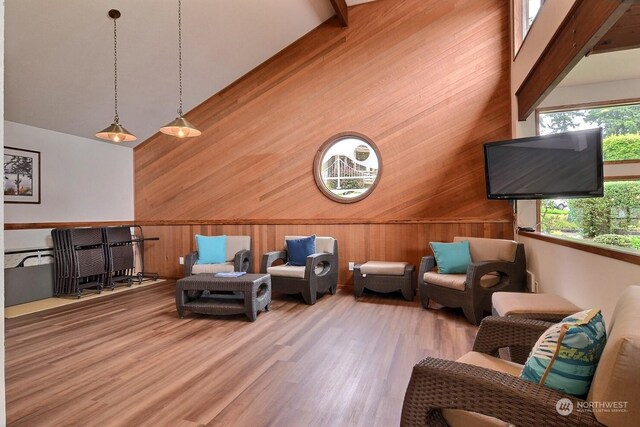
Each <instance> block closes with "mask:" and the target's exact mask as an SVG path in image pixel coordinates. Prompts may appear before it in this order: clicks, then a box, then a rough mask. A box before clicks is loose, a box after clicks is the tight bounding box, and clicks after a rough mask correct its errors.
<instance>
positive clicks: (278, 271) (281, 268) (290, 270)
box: [267, 264, 305, 279]
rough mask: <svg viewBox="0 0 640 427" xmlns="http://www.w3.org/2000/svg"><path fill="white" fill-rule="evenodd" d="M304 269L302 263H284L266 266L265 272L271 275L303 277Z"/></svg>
mask: <svg viewBox="0 0 640 427" xmlns="http://www.w3.org/2000/svg"><path fill="white" fill-rule="evenodd" d="M304 270H305V266H304V265H302V266H297V265H287V264H284V265H276V266H273V267H268V268H267V273H269V274H271V275H272V276H280V277H295V278H297V279H304Z"/></svg>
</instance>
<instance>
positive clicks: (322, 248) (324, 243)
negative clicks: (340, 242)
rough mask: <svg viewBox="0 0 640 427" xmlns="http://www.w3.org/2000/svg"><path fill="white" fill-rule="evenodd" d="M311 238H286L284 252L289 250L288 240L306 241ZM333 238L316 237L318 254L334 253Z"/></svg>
mask: <svg viewBox="0 0 640 427" xmlns="http://www.w3.org/2000/svg"><path fill="white" fill-rule="evenodd" d="M305 237H309V236H284V250H287V240H293V239H304V238H305ZM334 241H335V239H334V238H333V237H321V236H316V253H326V254H332V253H333V242H334Z"/></svg>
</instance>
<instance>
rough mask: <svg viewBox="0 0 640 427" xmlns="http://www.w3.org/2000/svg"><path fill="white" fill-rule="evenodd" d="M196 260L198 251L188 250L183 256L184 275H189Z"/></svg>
mask: <svg viewBox="0 0 640 427" xmlns="http://www.w3.org/2000/svg"><path fill="white" fill-rule="evenodd" d="M196 261H198V251H193V252H189V253H188V254H187V256H185V257H184V277H187V276H191V275H192V274H193V273H192V272H191V270H192V268H193V265H194V264H195V263H196Z"/></svg>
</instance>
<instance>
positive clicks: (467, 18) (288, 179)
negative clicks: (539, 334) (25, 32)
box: [134, 0, 512, 281]
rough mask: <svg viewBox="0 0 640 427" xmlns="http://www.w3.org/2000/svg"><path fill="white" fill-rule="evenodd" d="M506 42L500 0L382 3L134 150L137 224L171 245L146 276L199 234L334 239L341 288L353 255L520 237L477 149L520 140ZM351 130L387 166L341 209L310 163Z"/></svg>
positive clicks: (357, 10)
mask: <svg viewBox="0 0 640 427" xmlns="http://www.w3.org/2000/svg"><path fill="white" fill-rule="evenodd" d="M509 51H510V49H509V2H505V1H503V0H460V1H455V2H449V1H446V2H443V1H440V0H382V1H377V2H373V3H368V4H363V5H359V6H354V7H351V8H350V9H349V27H348V28H343V27H341V26H340V25H339V23H338V21H337V20H336V18H332V19H331V20H329V21H327V22H326V23H324V24H322V25H321V26H319V27H318V28H317V29H315V30H314V31H312V32H311V33H309V34H307V35H306V36H304V37H303V38H301V39H300V40H298V41H297V42H296V43H294V44H293V45H291V46H289V47H287V48H286V49H284V50H283V51H282V52H280V53H279V54H277V55H276V56H275V57H273V58H272V59H270V60H269V61H267V62H266V63H264V64H262V65H261V66H259V67H258V68H256V69H255V70H253V71H252V72H250V73H249V74H247V75H246V76H244V77H243V78H241V79H240V80H238V81H237V82H236V83H234V84H232V85H231V86H230V87H228V88H227V89H225V90H223V91H222V92H220V93H218V94H216V95H214V96H212V97H211V98H210V99H208V100H207V101H205V102H204V103H203V104H201V105H200V106H198V107H197V108H195V109H194V110H193V111H191V112H190V113H189V114H188V116H187V117H188V119H189V120H190V121H192V122H193V123H194V124H195V125H196V126H198V127H199V128H200V129H201V130H202V132H203V134H202V136H200V137H198V138H194V139H188V140H176V139H174V138H171V137H168V136H166V135H163V134H157V135H155V136H153V137H152V138H150V139H149V140H147V141H145V142H144V143H142V144H141V145H139V146H138V147H137V148H136V149H135V155H134V158H135V160H134V162H135V217H136V221H137V222H141V223H143V224H147V227H146V228H145V234H147V235H159V236H160V237H161V239H162V240H161V241H160V242H158V243H157V244H155V246H153V247H151V246H152V245H149V249H148V251H149V253H148V256H147V259H148V267H149V268H148V269H152V268H155V269H157V270H159V271H160V272H161V273H162V274H163V275H167V276H176V275H179V272H180V270H179V267H178V265H177V257H178V256H182V255H184V253H186V252H187V251H188V250H189V249H191V248H192V240H193V234H194V233H196V232H203V233H207V234H209V233H211V234H217V233H226V234H237V233H242V234H250V235H251V236H252V237H253V239H254V251H256V253H258V254H261V253H262V251H265V250H272V249H273V248H274V246H277V245H276V242H280V241H281V239H282V236H284V235H285V234H307V233H316V234H318V235H321V234H327V235H332V236H335V237H337V238H338V239H339V241H340V252H341V261H344V262H343V264H344V270H342V269H341V274H340V277H341V280H343V281H345V280H348V279H347V278H348V277H349V275H348V274H347V273H346V261H352V260H353V261H358V260H362V259H367V258H378V259H403V258H406V259H407V260H411V261H413V262H417V260H418V258H419V256H420V255H422V254H423V252H424V251H425V248H426V244H427V242H428V241H429V240H432V239H434V238H435V239H436V240H446V239H448V238H451V237H453V235H454V234H473V235H486V236H490V237H511V236H512V231H511V224H510V221H511V211H510V208H509V206H508V205H507V204H506V202H500V201H488V200H487V199H486V195H485V188H484V170H483V157H482V144H483V143H484V142H487V141H491V140H499V139H508V138H510V135H511V128H510V126H511V121H510V97H509V91H510V87H509V85H510V83H509V79H510V68H509V67H510V56H509V55H510V54H509ZM350 130H351V131H356V132H360V133H363V134H365V135H367V136H369V137H370V138H371V139H373V141H374V142H375V143H376V145H377V146H378V148H379V149H380V152H381V156H382V162H383V168H384V170H383V176H382V180H381V182H380V184H379V185H378V187H377V188H376V189H375V191H374V192H373V194H372V195H371V196H369V197H368V198H366V199H364V200H363V201H361V202H358V203H355V204H350V205H344V204H339V203H335V202H333V201H331V200H329V199H328V198H326V197H325V196H323V195H322V193H321V192H320V191H319V190H318V188H317V187H316V185H315V182H314V179H313V174H312V166H313V159H314V156H315V153H316V151H317V150H318V148H319V147H320V146H321V145H322V143H323V142H324V141H325V140H327V139H328V138H329V137H331V136H332V135H334V134H337V133H339V132H344V131H350ZM458 220H459V223H458V224H454V223H452V222H455V221H458ZM180 224H187V225H180ZM189 224H197V225H189ZM207 224H211V225H207ZM219 224H225V225H219ZM462 231H464V233H462Z"/></svg>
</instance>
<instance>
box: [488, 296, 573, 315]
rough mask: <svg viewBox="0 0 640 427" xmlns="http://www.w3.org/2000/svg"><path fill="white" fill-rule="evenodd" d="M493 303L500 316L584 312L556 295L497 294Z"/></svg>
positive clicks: (493, 297)
mask: <svg viewBox="0 0 640 427" xmlns="http://www.w3.org/2000/svg"><path fill="white" fill-rule="evenodd" d="M491 303H492V305H493V308H494V309H495V311H496V314H497V315H498V316H518V315H525V314H531V313H534V314H557V315H558V316H569V315H571V314H574V313H577V312H579V311H582V309H581V308H580V307H578V306H577V305H575V304H574V303H572V302H569V301H567V300H566V299H564V298H562V297H561V296H559V295H554V294H528V293H524V292H496V293H495V294H493V295H492V297H491Z"/></svg>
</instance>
